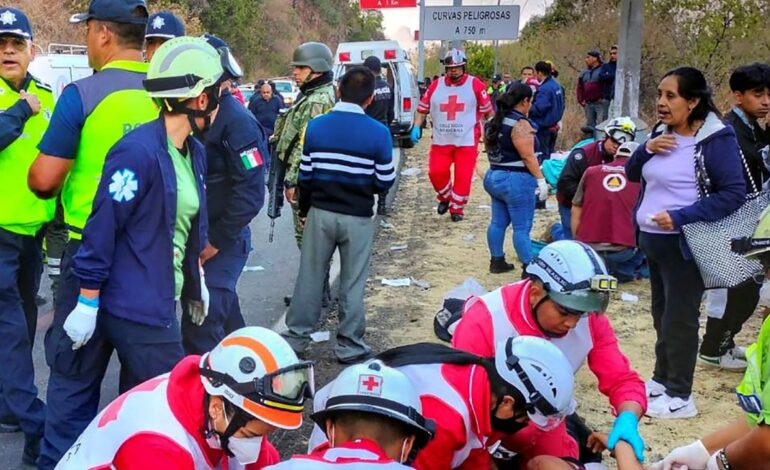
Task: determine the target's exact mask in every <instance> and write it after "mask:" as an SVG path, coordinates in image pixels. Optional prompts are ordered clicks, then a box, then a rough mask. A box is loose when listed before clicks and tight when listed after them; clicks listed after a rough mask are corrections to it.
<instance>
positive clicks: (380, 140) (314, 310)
mask: <svg viewBox="0 0 770 470" xmlns="http://www.w3.org/2000/svg"><path fill="white" fill-rule="evenodd" d="M374 84H375V78H374V74H373V73H372V72H371V71H370V70H369V69H367V68H366V67H362V66H356V67H352V68H351V69H350V70H348V72H347V73H345V75H343V76H342V78H340V81H339V96H340V102H339V103H337V104H336V105H335V106H334V108H333V109H332V111H331V112H330V113H327V114H325V115H323V116H319V117H317V118H315V119H313V120H312V121H310V123H309V124H308V126H307V131H306V133H305V138H304V144H303V147H302V163H301V165H300V168H299V178H298V182H299V188H300V191H299V204H298V216H299V221H300V225H301V226H302V227H304V237H303V240H302V249H301V250H300V251H301V256H300V265H299V274H298V275H297V281H296V284H295V285H294V295H293V297H292V302H291V306H290V307H289V311H288V312H287V313H286V326H287V327H288V330H287V331H286V332H284V333H283V336H284V338H286V340H287V341H288V342H289V344H291V346H292V348H294V350H295V351H297V353H302V352H304V351H305V349H306V348H307V346H308V344H309V343H310V333H312V332H313V331H314V330H315V326H316V323H318V320H319V317H320V315H321V298H322V294H323V290H324V280H325V278H326V273H327V270H328V268H329V262H330V261H331V258H332V254H333V253H334V250H336V249H337V248H339V250H340V263H341V266H340V302H339V319H340V326H339V330H338V332H337V345H336V348H335V351H334V352H335V355H336V356H337V360H338V361H339V362H341V363H343V364H352V363H355V362H359V361H361V360H363V359H365V358H367V357H368V356H369V355H370V354H371V349H370V348H369V346H368V345H367V344H366V342H365V341H364V333H365V330H366V312H365V308H364V290H365V288H366V278H367V273H368V270H369V259H370V257H371V253H372V238H373V236H374V222H373V220H372V215H373V213H372V207H373V205H374V195H375V194H377V193H381V192H382V191H385V190H387V189H389V188H390V187H391V186H392V185H393V181H394V180H395V177H396V173H395V169H394V168H393V160H392V159H393V156H392V144H391V142H392V141H391V136H390V131H388V129H387V128H386V127H385V126H383V125H382V124H381V123H379V122H377V121H375V120H374V119H372V118H370V117H369V116H367V115H366V114H365V113H364V109H365V108H366V107H367V106H369V104H371V102H372V101H373V99H374V96H373V95H374ZM351 129H355V130H356V132H351V131H350V130H351Z"/></svg>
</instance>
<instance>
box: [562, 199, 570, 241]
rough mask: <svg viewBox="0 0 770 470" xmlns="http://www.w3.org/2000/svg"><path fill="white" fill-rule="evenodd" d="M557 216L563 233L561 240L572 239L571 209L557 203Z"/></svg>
mask: <svg viewBox="0 0 770 470" xmlns="http://www.w3.org/2000/svg"><path fill="white" fill-rule="evenodd" d="M559 217H561V225H562V227H561V228H562V234H563V238H561V240H572V209H570V208H569V207H565V206H562V205H561V204H559Z"/></svg>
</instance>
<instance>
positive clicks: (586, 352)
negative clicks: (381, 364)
mask: <svg viewBox="0 0 770 470" xmlns="http://www.w3.org/2000/svg"><path fill="white" fill-rule="evenodd" d="M525 273H526V278H525V279H524V280H522V281H520V282H516V283H513V284H508V285H505V286H503V287H501V288H499V289H496V290H494V291H492V292H490V293H488V294H485V295H482V296H480V297H472V298H470V299H468V300H467V301H466V304H465V306H464V307H463V315H462V318H461V319H460V321H459V323H458V324H457V328H456V329H455V332H454V335H453V336H452V345H453V346H454V347H456V348H459V349H462V350H464V351H469V352H472V353H474V354H478V355H480V356H489V355H491V354H493V353H494V352H495V344H497V343H499V342H500V341H502V340H503V339H505V338H509V337H511V336H513V337H519V336H535V337H539V338H546V339H548V340H550V341H551V342H552V343H553V344H554V345H556V346H557V347H558V348H559V349H560V350H561V351H562V352H563V353H564V355H565V356H566V357H567V358H568V359H569V361H570V364H571V366H572V370H573V371H574V372H575V373H577V371H578V369H580V367H581V366H582V365H583V363H584V362H586V360H587V361H588V366H589V368H590V369H591V371H592V372H593V373H594V375H596V377H597V379H598V381H599V390H600V391H601V392H602V393H603V394H604V395H606V396H608V397H609V399H610V404H611V405H612V407H613V409H614V410H615V412H616V413H617V416H618V417H617V418H616V420H615V424H614V426H613V429H612V431H611V432H610V441H609V442H610V446H609V447H610V449H612V448H614V447H615V443H616V442H617V441H618V440H619V439H621V440H624V441H626V442H628V443H629V444H631V445H632V446H633V447H634V450H635V451H636V456H637V459H639V461H642V460H643V459H644V457H643V452H644V442H643V441H642V438H641V436H640V435H639V430H638V423H639V418H640V417H641V416H642V414H643V413H644V411H645V408H646V407H647V398H646V393H645V389H644V383H643V382H642V380H641V378H640V377H639V375H638V374H637V373H636V372H635V371H634V370H633V369H631V367H630V365H629V362H628V359H627V358H626V356H625V355H624V354H623V352H622V351H621V350H620V347H619V346H618V340H617V338H616V337H615V333H614V332H613V330H612V326H611V325H610V322H609V319H608V318H607V316H606V315H603V314H602V312H604V311H606V309H607V305H608V304H609V299H610V292H611V291H612V290H614V289H615V288H616V287H617V280H616V279H615V278H613V277H612V276H609V275H608V274H607V269H606V268H605V267H604V263H603V262H602V260H601V258H600V257H599V256H598V255H597V254H596V253H595V252H594V251H593V250H592V249H591V248H590V247H589V246H588V245H584V244H582V243H579V242H574V241H558V242H554V243H551V244H550V245H547V246H546V247H545V248H543V250H542V251H541V252H540V253H539V254H538V256H536V257H535V259H534V260H533V261H532V262H531V263H530V264H529V265H528V266H527V268H526V271H525ZM575 418H576V417H572V418H571V419H575ZM547 431H549V432H545V433H544V432H543V430H542V429H538V428H536V427H534V426H529V427H528V428H527V429H526V430H525V431H523V432H521V433H519V434H517V435H515V436H512V437H510V438H506V439H504V440H503V442H504V444H505V447H506V448H508V449H510V450H515V451H516V452H517V453H519V454H520V455H521V456H522V458H523V459H524V460H525V461H526V460H529V459H531V458H533V457H535V456H538V455H553V456H556V457H569V458H572V459H577V458H578V457H579V448H578V443H577V442H575V439H574V438H572V437H571V436H569V435H568V434H567V426H566V424H562V425H560V426H558V427H557V428H555V429H552V430H547Z"/></svg>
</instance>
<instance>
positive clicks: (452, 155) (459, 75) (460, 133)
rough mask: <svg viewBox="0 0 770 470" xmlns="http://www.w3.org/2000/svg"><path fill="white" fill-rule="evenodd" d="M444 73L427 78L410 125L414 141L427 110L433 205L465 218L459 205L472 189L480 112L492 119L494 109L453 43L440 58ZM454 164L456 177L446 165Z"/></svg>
mask: <svg viewBox="0 0 770 470" xmlns="http://www.w3.org/2000/svg"><path fill="white" fill-rule="evenodd" d="M443 63H444V70H445V71H446V75H445V76H444V77H443V78H442V79H439V80H434V81H433V83H431V84H430V87H429V88H428V91H426V92H425V95H424V96H423V97H422V98H421V99H420V105H419V106H418V107H417V115H416V117H415V120H414V127H413V128H412V135H411V138H412V142H417V141H418V140H419V139H420V137H422V123H423V122H424V121H425V115H426V114H428V113H430V114H431V116H432V119H433V143H432V144H431V146H430V154H429V161H428V175H429V176H430V182H431V184H433V188H434V189H435V190H436V192H437V193H438V202H439V203H438V207H437V208H436V211H437V212H438V213H439V214H440V215H443V214H446V212H447V210H449V213H450V214H451V217H452V221H453V222H459V221H461V220H463V215H464V212H463V207H464V206H465V204H467V203H468V197H469V196H470V194H471V179H472V178H473V174H474V170H475V168H476V158H477V157H478V155H479V152H478V144H479V139H480V137H481V118H482V117H486V118H487V119H491V118H492V116H494V114H495V111H494V109H492V102H491V101H490V99H489V95H488V94H487V87H486V85H484V82H482V81H481V80H480V79H478V78H477V77H474V76H473V75H469V74H468V73H466V72H465V63H466V59H465V54H464V53H463V52H462V51H461V50H459V49H451V50H449V52H447V54H446V56H445V57H444V60H443ZM452 165H454V181H452V178H451V173H450V168H451V167H452Z"/></svg>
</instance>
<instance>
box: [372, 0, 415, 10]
mask: <svg viewBox="0 0 770 470" xmlns="http://www.w3.org/2000/svg"><path fill="white" fill-rule="evenodd" d="M359 5H360V6H361V9H362V10H373V9H380V8H414V7H416V6H417V0H360V1H359Z"/></svg>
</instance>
